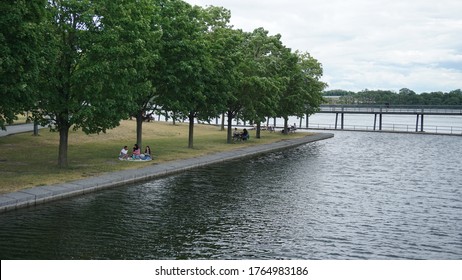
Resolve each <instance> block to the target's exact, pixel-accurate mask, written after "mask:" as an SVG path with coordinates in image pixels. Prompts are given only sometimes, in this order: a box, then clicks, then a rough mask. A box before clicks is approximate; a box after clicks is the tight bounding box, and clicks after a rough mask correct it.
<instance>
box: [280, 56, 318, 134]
mask: <svg viewBox="0 0 462 280" xmlns="http://www.w3.org/2000/svg"><path fill="white" fill-rule="evenodd" d="M285 62H286V77H287V78H288V80H287V81H288V82H287V86H286V88H285V89H284V91H283V92H282V94H281V99H280V101H279V104H278V113H279V116H280V117H282V118H283V119H284V130H283V131H284V133H288V131H289V130H288V119H289V116H299V117H302V116H303V115H304V114H305V113H307V111H308V113H310V112H311V113H313V112H315V110H316V109H317V108H318V107H319V105H320V104H321V103H322V100H323V98H322V92H323V90H324V88H325V87H326V86H327V85H326V84H325V83H324V82H322V81H321V77H322V74H323V71H322V66H321V63H319V62H318V61H317V60H316V59H315V58H313V57H312V56H311V55H310V54H309V53H299V52H295V53H292V52H290V51H289V50H288V51H287V52H286V59H285Z"/></svg>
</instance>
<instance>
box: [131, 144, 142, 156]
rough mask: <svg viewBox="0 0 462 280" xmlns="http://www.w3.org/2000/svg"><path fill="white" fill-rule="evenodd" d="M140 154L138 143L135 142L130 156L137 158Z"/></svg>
mask: <svg viewBox="0 0 462 280" xmlns="http://www.w3.org/2000/svg"><path fill="white" fill-rule="evenodd" d="M140 156H141V150H140V147H139V146H138V144H135V145H134V146H133V154H132V158H134V159H139V158H140Z"/></svg>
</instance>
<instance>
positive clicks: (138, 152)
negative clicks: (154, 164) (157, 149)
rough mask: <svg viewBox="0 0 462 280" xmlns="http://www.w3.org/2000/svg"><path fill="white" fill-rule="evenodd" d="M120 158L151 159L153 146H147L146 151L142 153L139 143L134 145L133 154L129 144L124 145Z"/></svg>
mask: <svg viewBox="0 0 462 280" xmlns="http://www.w3.org/2000/svg"><path fill="white" fill-rule="evenodd" d="M119 159H142V160H149V159H152V155H151V148H150V147H149V146H146V148H145V149H144V153H141V149H140V147H139V146H138V144H135V145H133V151H132V153H131V155H130V154H129V153H128V146H124V147H123V148H122V150H120V153H119Z"/></svg>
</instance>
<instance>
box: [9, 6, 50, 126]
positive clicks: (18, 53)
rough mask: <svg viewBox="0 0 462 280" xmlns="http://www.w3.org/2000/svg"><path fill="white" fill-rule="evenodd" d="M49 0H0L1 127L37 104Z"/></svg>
mask: <svg viewBox="0 0 462 280" xmlns="http://www.w3.org/2000/svg"><path fill="white" fill-rule="evenodd" d="M45 3H46V1H45V0H27V1H26V0H11V1H2V2H0V13H1V15H2V16H1V17H0V93H1V98H0V128H1V129H5V125H6V124H8V123H11V122H12V121H13V120H15V119H16V114H18V113H20V112H23V111H24V110H27V109H28V108H29V107H30V106H31V104H34V101H35V96H34V92H35V91H36V89H37V85H36V81H37V80H38V76H39V73H40V65H41V60H42V59H43V58H42V57H41V53H40V51H41V44H42V36H41V35H42V33H41V32H40V30H41V22H42V20H43V18H44V14H45Z"/></svg>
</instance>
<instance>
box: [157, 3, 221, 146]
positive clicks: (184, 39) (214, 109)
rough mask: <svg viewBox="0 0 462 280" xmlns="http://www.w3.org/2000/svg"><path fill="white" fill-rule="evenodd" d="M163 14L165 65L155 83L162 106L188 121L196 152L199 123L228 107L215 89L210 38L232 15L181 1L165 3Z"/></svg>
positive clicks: (163, 59) (191, 144)
mask: <svg viewBox="0 0 462 280" xmlns="http://www.w3.org/2000/svg"><path fill="white" fill-rule="evenodd" d="M160 13H161V16H162V30H163V37H162V46H161V49H160V57H161V65H160V67H159V74H158V75H157V79H155V82H154V83H155V85H156V88H157V90H158V93H159V100H158V102H159V103H160V104H161V106H162V107H163V108H164V109H165V110H166V111H170V112H173V114H174V117H182V118H184V117H186V118H188V120H189V140H188V147H189V148H193V146H194V144H193V143H194V122H195V119H196V118H197V119H199V120H207V119H209V118H210V117H215V116H217V115H218V114H219V113H220V112H221V111H222V109H221V107H220V104H224V101H223V99H224V98H225V95H223V94H221V93H220V92H218V91H217V89H218V87H216V86H215V83H216V80H214V77H215V76H216V75H215V73H214V62H216V60H215V61H214V59H213V57H212V48H213V46H212V45H213V44H214V42H213V41H212V40H211V38H213V36H211V35H210V34H211V33H213V31H214V30H215V28H216V27H217V25H218V26H219V25H223V24H225V23H227V22H228V20H229V13H228V12H226V10H224V9H220V8H216V7H212V8H207V9H203V8H201V7H198V6H194V7H192V6H191V5H189V4H187V3H185V2H183V1H179V0H171V1H164V2H163V5H162V8H161V11H160Z"/></svg>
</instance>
